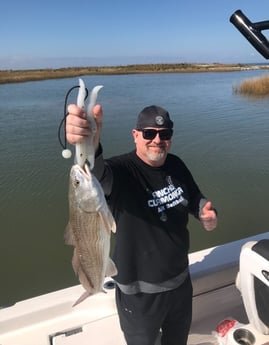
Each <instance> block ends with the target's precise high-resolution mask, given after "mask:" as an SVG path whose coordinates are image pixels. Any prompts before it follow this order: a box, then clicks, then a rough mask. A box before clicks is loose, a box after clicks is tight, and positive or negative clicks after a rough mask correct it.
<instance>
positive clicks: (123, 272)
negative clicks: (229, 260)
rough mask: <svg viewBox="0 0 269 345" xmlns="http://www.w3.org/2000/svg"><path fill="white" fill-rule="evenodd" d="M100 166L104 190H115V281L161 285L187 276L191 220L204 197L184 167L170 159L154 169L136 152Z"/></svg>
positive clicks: (112, 201) (112, 203) (110, 198)
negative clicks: (188, 224)
mask: <svg viewBox="0 0 269 345" xmlns="http://www.w3.org/2000/svg"><path fill="white" fill-rule="evenodd" d="M96 164H97V168H95V169H96V171H97V172H98V171H99V174H100V172H102V176H101V175H99V176H97V177H98V178H99V180H100V182H101V184H103V185H104V186H106V188H107V186H108V185H110V194H109V195H107V202H108V205H109V206H110V208H111V211H112V213H113V216H114V218H115V221H116V225H117V231H116V235H115V236H116V241H115V248H114V255H113V259H114V261H115V264H116V266H117V268H118V275H117V276H115V277H114V278H115V280H116V281H117V282H119V283H120V284H127V285H128V284H131V283H132V282H134V281H144V282H148V283H152V284H156V283H160V282H163V281H167V280H169V279H173V278H174V277H176V276H178V275H179V274H180V273H181V272H183V271H184V270H186V268H187V266H188V250H189V233H188V229H187V223H188V217H189V213H191V214H193V215H194V216H195V217H198V214H199V202H200V200H201V198H204V197H203V195H202V194H201V192H200V190H199V188H198V186H197V184H196V183H195V181H194V179H193V177H192V175H191V173H190V171H189V170H188V168H187V167H186V166H185V164H184V163H183V161H182V160H181V159H180V158H178V157H177V156H175V155H172V154H168V156H167V159H166V161H165V164H164V165H163V166H161V167H151V166H149V165H148V164H146V163H144V162H143V161H142V160H141V159H140V158H139V157H138V156H137V155H136V153H135V151H132V152H130V153H127V154H124V155H120V156H117V157H113V158H110V159H108V160H105V165H104V166H103V167H102V168H101V169H100V165H102V164H103V162H102V159H100V156H99V159H98V160H96ZM98 164H99V169H98ZM96 171H95V172H96ZM97 175H98V173H97Z"/></svg>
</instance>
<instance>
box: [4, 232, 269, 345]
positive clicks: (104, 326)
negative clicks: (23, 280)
mask: <svg viewBox="0 0 269 345" xmlns="http://www.w3.org/2000/svg"><path fill="white" fill-rule="evenodd" d="M262 238H269V233H265V234H261V235H258V236H254V237H251V238H247V239H244V240H240V241H236V242H232V243H228V244H225V245H222V246H218V247H214V248H209V249H206V250H202V251H198V252H195V253H192V254H190V256H189V258H190V270H191V275H192V281H193V286H194V297H193V322H192V328H191V332H190V336H189V341H188V344H189V345H198V344H203V345H211V344H217V342H216V338H215V337H214V336H213V335H212V331H214V330H215V327H216V326H217V324H218V323H219V322H220V321H221V320H223V319H224V318H227V317H229V316H232V317H233V318H235V319H237V320H239V321H240V322H241V323H244V324H246V325H247V324H248V319H247V317H246V313H245V310H244V306H243V303H242V298H241V295H240V292H239V291H238V290H237V288H236V287H235V279H236V274H237V272H238V265H239V263H238V260H239V255H240V249H241V247H242V245H243V244H244V243H245V242H247V241H250V240H259V239H262ZM83 291H84V289H83V287H82V286H81V285H77V286H73V287H70V288H66V289H63V290H59V291H56V292H52V293H49V294H45V295H42V296H38V297H34V298H31V299H28V300H25V301H21V302H18V303H16V304H15V305H14V306H11V307H8V308H4V309H1V310H0V345H37V344H38V345H75V344H76V345H77V344H79V345H84V344H85V345H86V344H87V345H88V344H98V345H124V344H126V343H125V341H124V338H123V335H122V332H121V330H120V326H119V321H118V316H117V310H116V306H115V300H114V289H112V290H106V291H107V293H98V294H96V295H94V296H92V297H89V298H87V299H86V300H85V301H83V303H80V304H79V305H77V306H75V307H72V305H73V304H74V301H75V300H77V298H78V296H80V295H81V294H82V292H83ZM264 340H266V341H268V344H269V336H265V338H262V340H261V341H262V342H260V343H256V344H255V345H261V344H266V341H264ZM229 345H233V344H232V343H231V344H229Z"/></svg>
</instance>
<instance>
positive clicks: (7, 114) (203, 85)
mask: <svg viewBox="0 0 269 345" xmlns="http://www.w3.org/2000/svg"><path fill="white" fill-rule="evenodd" d="M262 73H265V72H264V71H244V72H232V73H201V74H152V75H129V76H128V75H127V76H93V77H89V76H87V77H86V76H85V77H84V78H83V79H84V80H85V82H86V85H88V86H89V87H92V86H94V85H97V84H103V85H104V88H103V89H102V90H101V91H100V93H99V99H98V100H99V102H100V103H102V105H103V108H104V129H103V135H102V143H103V146H104V152H105V156H107V157H109V156H111V155H115V154H120V153H123V152H126V151H128V150H131V149H132V148H133V147H134V146H133V141H132V137H131V129H132V128H133V126H134V124H135V120H136V115H137V113H138V112H139V111H140V110H141V109H142V108H143V107H144V106H146V105H151V104H158V105H161V106H163V107H166V108H167V109H168V110H169V112H170V115H171V116H172V118H173V120H174V124H175V135H174V138H173V146H172V152H174V153H176V154H178V155H179V156H181V157H182V158H183V160H184V161H185V163H186V164H187V165H188V167H189V168H190V170H191V171H192V173H193V175H194V177H195V179H196V181H197V182H198V184H199V185H200V187H201V189H202V190H203V192H204V193H205V194H206V195H207V196H208V198H209V199H211V200H213V201H214V205H215V206H216V207H217V209H218V211H219V226H218V229H217V230H216V231H215V232H212V233H208V232H205V231H204V230H203V229H202V227H201V225H200V224H199V222H198V221H196V220H191V222H190V227H189V228H190V232H191V243H192V244H191V251H193V250H197V249H203V248H206V247H208V246H214V245H217V244H221V243H226V242H229V241H232V240H236V239H239V238H242V237H245V236H250V235H253V234H256V233H262V232H266V231H268V223H269V222H268V210H267V208H268V197H267V196H268V194H269V184H268V177H269V159H268V151H269V150H268V149H269V140H268V129H269V116H268V106H269V100H256V101H254V100H249V99H246V98H243V97H240V96H236V95H233V93H232V87H233V85H236V84H238V83H239V82H240V81H242V80H243V79H245V78H250V77H253V76H258V75H260V74H262ZM76 84H78V81H77V79H74V78H72V79H62V80H48V81H40V82H29V83H22V84H10V85H0V121H1V126H0V135H1V148H0V150H1V161H0V170H1V180H0V186H1V194H0V201H1V205H0V206H1V208H0V212H1V218H0V221H1V241H0V253H1V261H0V277H1V284H0V305H8V304H10V303H14V302H16V301H18V300H22V299H25V298H29V297H32V296H36V295H39V294H43V293H46V292H50V291H53V290H55V289H60V288H65V287H67V286H71V285H74V284H77V283H78V281H77V279H76V277H75V275H74V273H73V270H72V267H71V255H72V248H70V247H68V246H65V245H64V243H63V233H64V229H65V226H66V224H67V221H68V210H67V189H68V175H69V170H70V166H71V165H72V162H73V161H72V160H64V159H63V158H62V156H61V147H60V145H59V143H58V140H57V130H58V125H59V122H60V120H61V118H62V116H63V106H64V97H65V93H66V91H67V90H68V89H69V88H70V87H72V86H73V85H76ZM75 98H76V91H75V92H74V95H73V96H72V97H71V99H70V101H75Z"/></svg>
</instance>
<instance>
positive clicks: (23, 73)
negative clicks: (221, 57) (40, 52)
mask: <svg viewBox="0 0 269 345" xmlns="http://www.w3.org/2000/svg"><path fill="white" fill-rule="evenodd" d="M246 68H248V69H252V68H254V66H249V65H242V64H220V63H175V64H165V63H163V64H140V65H127V66H101V67H98V66H96V67H93V66H91V67H68V68H58V69H35V70H0V84H4V83H20V82H27V81H35V80H45V79H58V78H72V77H78V76H82V75H98V74H99V75H100V74H103V75H113V74H139V73H141V74H142V73H184V72H185V73H192V72H194V73H196V72H230V71H240V70H244V69H246ZM261 68H262V67H261Z"/></svg>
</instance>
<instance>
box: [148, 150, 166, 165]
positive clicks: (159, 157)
mask: <svg viewBox="0 0 269 345" xmlns="http://www.w3.org/2000/svg"><path fill="white" fill-rule="evenodd" d="M165 154H166V153H165V152H164V151H163V152H160V153H147V157H148V159H149V160H150V161H151V162H158V161H160V160H162V159H163V158H164V156H165Z"/></svg>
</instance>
